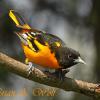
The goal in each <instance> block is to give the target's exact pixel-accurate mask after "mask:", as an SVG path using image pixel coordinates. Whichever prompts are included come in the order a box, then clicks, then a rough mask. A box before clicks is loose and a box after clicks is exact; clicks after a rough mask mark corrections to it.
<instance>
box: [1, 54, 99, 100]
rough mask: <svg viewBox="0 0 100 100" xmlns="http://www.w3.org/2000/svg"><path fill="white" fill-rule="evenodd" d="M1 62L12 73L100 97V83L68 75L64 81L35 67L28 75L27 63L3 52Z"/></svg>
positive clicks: (67, 89)
mask: <svg viewBox="0 0 100 100" xmlns="http://www.w3.org/2000/svg"><path fill="white" fill-rule="evenodd" d="M0 64H3V65H5V66H4V67H5V68H7V69H8V70H9V71H11V72H12V73H15V74H17V75H20V76H22V77H24V78H27V79H29V80H32V81H35V82H38V83H41V84H45V85H48V86H52V87H56V88H60V89H63V90H65V91H74V92H77V93H81V94H84V95H87V96H90V97H94V98H96V99H100V86H99V84H93V83H88V82H84V81H81V80H75V79H71V78H68V77H66V78H65V80H64V81H61V80H59V79H57V78H53V77H48V76H47V75H45V74H44V73H43V72H42V71H40V70H39V69H37V68H34V67H33V72H32V73H31V74H30V75H29V76H28V71H27V69H28V66H27V65H25V64H23V63H21V62H19V61H16V60H14V59H13V58H10V57H8V56H7V55H5V54H3V53H0Z"/></svg>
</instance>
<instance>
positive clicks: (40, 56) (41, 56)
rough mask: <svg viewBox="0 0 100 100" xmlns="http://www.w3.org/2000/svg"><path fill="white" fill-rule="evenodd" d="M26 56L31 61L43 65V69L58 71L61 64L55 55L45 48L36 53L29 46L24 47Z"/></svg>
mask: <svg viewBox="0 0 100 100" xmlns="http://www.w3.org/2000/svg"><path fill="white" fill-rule="evenodd" d="M23 49H24V53H25V56H26V57H27V58H28V59H29V61H31V62H33V63H35V64H38V65H41V66H42V67H48V68H52V69H58V68H59V64H58V61H57V59H56V57H55V54H54V53H51V51H50V49H49V48H48V47H47V46H45V47H44V49H42V50H40V51H39V52H34V51H33V50H31V49H30V48H28V47H27V46H23Z"/></svg>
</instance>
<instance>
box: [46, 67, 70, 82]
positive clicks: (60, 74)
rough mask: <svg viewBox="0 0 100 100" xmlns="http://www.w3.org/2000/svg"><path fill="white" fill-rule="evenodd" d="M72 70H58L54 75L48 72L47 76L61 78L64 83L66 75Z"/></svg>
mask: <svg viewBox="0 0 100 100" xmlns="http://www.w3.org/2000/svg"><path fill="white" fill-rule="evenodd" d="M69 71H70V70H69V69H58V70H56V71H55V72H53V73H50V72H49V71H48V72H47V71H46V74H47V75H48V76H52V77H56V78H59V79H60V80H61V81H64V79H65V74H66V73H68V72H69Z"/></svg>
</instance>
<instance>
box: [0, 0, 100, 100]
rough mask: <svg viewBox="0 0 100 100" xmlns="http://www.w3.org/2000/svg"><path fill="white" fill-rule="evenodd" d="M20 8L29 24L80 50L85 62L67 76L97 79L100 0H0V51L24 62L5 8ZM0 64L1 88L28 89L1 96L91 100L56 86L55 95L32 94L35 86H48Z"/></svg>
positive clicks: (9, 99) (99, 76) (0, 99)
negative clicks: (22, 92) (19, 93)
mask: <svg viewBox="0 0 100 100" xmlns="http://www.w3.org/2000/svg"><path fill="white" fill-rule="evenodd" d="M10 9H14V10H16V11H17V12H19V13H20V14H21V15H22V16H23V17H24V18H25V20H26V21H27V22H28V24H29V25H30V26H31V27H33V28H37V29H40V30H44V31H47V32H49V33H52V34H55V35H57V36H59V37H60V38H61V39H62V40H63V41H64V42H65V43H66V45H67V46H68V47H71V48H73V49H75V50H77V51H79V52H80V53H81V55H82V57H83V59H84V60H85V61H86V63H87V64H86V65H81V64H79V65H76V66H74V67H72V68H71V71H70V72H69V73H68V74H67V76H68V77H71V78H75V79H80V80H84V81H88V82H95V83H98V82H100V61H99V60H100V35H99V33H100V0H0V52H3V53H5V54H7V55H9V56H10V57H13V58H14V59H16V60H19V61H22V62H24V58H25V57H24V54H23V50H22V48H21V45H20V41H19V39H18V37H17V36H16V35H15V34H14V33H13V30H14V28H13V25H12V24H11V23H10V20H9V17H8V12H9V10H10ZM1 66H2V65H0V92H1V90H2V89H4V90H11V89H12V90H15V91H20V90H22V89H24V88H25V89H27V93H28V95H27V96H18V95H15V96H9V97H8V96H1V97H0V100H19V99H21V100H27V99H28V100H34V99H37V100H56V99H58V100H93V99H92V98H89V97H87V96H84V95H82V94H78V93H73V92H65V91H63V90H60V89H57V90H56V95H55V96H51V97H49V96H42V97H41V96H33V95H32V91H33V90H34V88H41V87H42V88H44V89H50V88H51V87H49V86H46V85H42V84H39V83H36V82H32V81H29V80H27V79H24V78H22V77H20V76H17V75H15V74H12V73H9V72H8V71H7V70H6V69H4V68H3V66H2V67H1Z"/></svg>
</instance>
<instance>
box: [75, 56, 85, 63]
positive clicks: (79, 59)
mask: <svg viewBox="0 0 100 100" xmlns="http://www.w3.org/2000/svg"><path fill="white" fill-rule="evenodd" d="M74 62H76V63H82V64H86V63H85V61H84V60H82V59H81V57H78V59H76V60H75V61H74Z"/></svg>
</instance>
